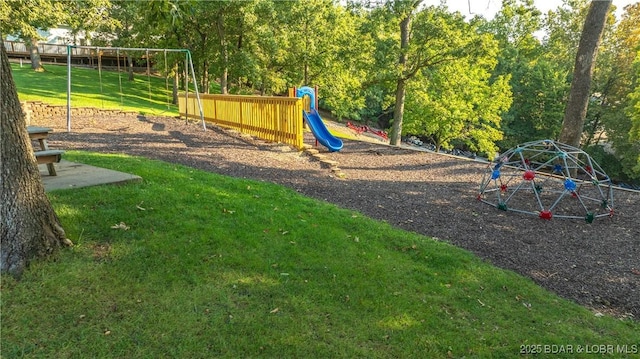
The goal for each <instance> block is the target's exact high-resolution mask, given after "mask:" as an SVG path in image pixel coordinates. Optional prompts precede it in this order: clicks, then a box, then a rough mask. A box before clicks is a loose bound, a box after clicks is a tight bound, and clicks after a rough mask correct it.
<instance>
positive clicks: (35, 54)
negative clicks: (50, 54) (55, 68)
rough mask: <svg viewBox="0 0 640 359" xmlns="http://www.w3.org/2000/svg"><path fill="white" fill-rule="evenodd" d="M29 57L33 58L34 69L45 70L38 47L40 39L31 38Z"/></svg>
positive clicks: (32, 65)
mask: <svg viewBox="0 0 640 359" xmlns="http://www.w3.org/2000/svg"><path fill="white" fill-rule="evenodd" d="M29 57H30V58H31V68H32V69H33V70H34V71H37V72H42V71H44V67H42V60H41V59H40V50H39V49H38V39H36V38H32V39H30V40H29Z"/></svg>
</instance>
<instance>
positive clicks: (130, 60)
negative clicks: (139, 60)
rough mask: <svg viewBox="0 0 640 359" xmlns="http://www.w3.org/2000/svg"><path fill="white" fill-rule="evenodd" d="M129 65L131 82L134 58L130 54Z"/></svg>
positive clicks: (130, 79)
mask: <svg viewBox="0 0 640 359" xmlns="http://www.w3.org/2000/svg"><path fill="white" fill-rule="evenodd" d="M127 63H128V64H129V66H128V67H129V69H128V70H127V71H128V73H129V81H133V58H132V57H131V55H130V54H127Z"/></svg>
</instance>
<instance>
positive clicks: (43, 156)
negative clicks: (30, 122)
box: [27, 126, 64, 176]
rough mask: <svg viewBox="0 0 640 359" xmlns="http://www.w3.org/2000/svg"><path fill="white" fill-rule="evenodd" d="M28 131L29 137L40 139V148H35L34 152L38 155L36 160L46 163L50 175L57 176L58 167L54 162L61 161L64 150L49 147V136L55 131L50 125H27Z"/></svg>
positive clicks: (34, 139)
mask: <svg viewBox="0 0 640 359" xmlns="http://www.w3.org/2000/svg"><path fill="white" fill-rule="evenodd" d="M27 132H29V139H30V140H32V141H38V143H39V144H40V148H39V149H38V148H34V149H33V150H34V154H35V155H36V160H37V161H38V164H39V165H41V164H46V165H47V170H48V171H49V175H51V176H57V173H56V168H55V166H54V165H53V164H54V162H56V163H57V162H60V159H61V158H62V154H63V153H64V151H62V150H52V149H50V148H49V144H48V143H47V137H48V136H49V134H50V133H51V132H53V129H52V128H49V127H40V126H27Z"/></svg>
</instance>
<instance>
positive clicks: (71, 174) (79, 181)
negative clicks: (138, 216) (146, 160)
mask: <svg viewBox="0 0 640 359" xmlns="http://www.w3.org/2000/svg"><path fill="white" fill-rule="evenodd" d="M55 166H56V172H57V173H58V175H57V176H49V172H48V171H47V165H39V166H38V169H39V170H40V175H42V182H43V183H44V189H45V191H47V192H48V191H52V190H56V189H68V188H80V187H89V186H97V185H103V184H119V183H127V182H140V181H142V177H140V176H136V175H132V174H129V173H123V172H118V171H113V170H109V169H106V168H100V167H95V166H89V165H85V164H83V163H76V162H69V161H65V160H62V161H60V163H56V164H55Z"/></svg>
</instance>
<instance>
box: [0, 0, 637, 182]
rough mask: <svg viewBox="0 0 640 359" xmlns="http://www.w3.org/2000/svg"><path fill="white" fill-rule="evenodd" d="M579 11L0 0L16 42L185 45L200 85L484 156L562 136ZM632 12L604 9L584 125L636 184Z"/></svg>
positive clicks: (387, 3)
mask: <svg viewBox="0 0 640 359" xmlns="http://www.w3.org/2000/svg"><path fill="white" fill-rule="evenodd" d="M36 3H37V4H36ZM589 5H590V2H589V1H587V0H564V1H563V2H562V4H560V5H559V6H558V7H557V8H556V9H554V10H551V11H549V12H547V13H544V14H543V13H542V12H540V11H539V10H538V9H536V8H535V6H534V5H533V0H503V1H502V8H501V10H500V11H499V12H498V13H497V14H496V16H495V17H494V18H493V19H485V18H482V17H479V16H475V17H472V18H465V17H464V16H463V14H460V13H452V12H450V11H449V10H448V9H447V8H446V7H445V6H444V5H440V6H427V5H426V4H424V3H423V2H422V1H418V0H416V1H400V0H381V1H375V2H372V1H364V2H363V1H337V0H303V1H295V2H282V1H276V0H250V1H244V0H227V1H216V2H208V1H192V0H155V1H150V2H131V1H124V0H83V1H77V2H69V1H59V0H46V1H37V2H32V1H30V0H21V1H7V0H0V19H1V20H2V21H1V22H0V24H1V25H0V27H1V30H2V31H4V32H5V33H11V34H15V35H18V36H20V37H21V38H23V39H25V40H27V39H32V38H35V36H36V34H37V33H36V32H35V30H36V29H38V28H42V29H44V28H50V27H54V26H56V25H66V26H69V27H70V28H71V29H72V32H73V34H78V35H79V36H80V35H88V36H89V37H90V38H91V41H93V42H94V43H96V44H100V45H102V46H109V45H111V46H125V47H154V48H155V47H157V48H163V47H171V48H176V47H179V48H188V49H190V50H191V51H192V53H193V60H194V66H195V70H196V76H197V77H198V79H199V81H200V85H201V86H202V88H203V91H204V92H209V91H212V90H213V89H214V88H217V87H214V86H212V84H213V83H214V82H217V83H218V84H219V85H220V88H221V89H222V92H229V93H243V94H262V95H284V94H286V93H287V88H288V87H292V86H304V85H311V86H313V85H317V86H318V87H319V91H320V94H319V95H320V96H319V98H320V106H321V107H323V108H324V109H326V110H329V111H331V113H332V114H333V115H334V116H335V117H336V118H337V119H339V120H350V121H354V120H359V121H363V122H365V123H367V124H370V125H374V126H378V127H381V128H384V129H386V130H389V131H390V132H391V136H390V137H391V139H392V143H394V144H398V143H399V142H400V140H401V138H403V137H405V136H408V135H416V136H420V137H422V139H423V140H425V141H431V142H433V144H434V145H436V146H437V147H439V148H440V147H442V148H450V147H452V146H458V147H463V148H464V149H467V150H470V151H474V152H479V153H480V154H483V155H485V156H489V157H490V156H492V155H493V154H494V153H496V152H497V151H501V150H505V149H507V148H509V147H511V146H514V145H515V144H517V143H522V142H526V141H530V140H536V139H541V138H550V139H558V138H559V136H560V133H561V130H562V127H563V125H562V123H563V116H564V113H565V109H566V105H567V103H568V101H569V93H570V89H571V81H572V80H573V79H574V75H573V70H574V67H575V66H574V60H575V59H576V54H577V52H578V45H579V41H580V37H581V35H582V33H583V31H582V27H583V24H584V22H585V19H586V18H587V13H588V9H589ZM638 8H639V5H638V4H634V5H630V6H628V7H627V8H625V9H624V11H623V17H622V19H616V18H615V17H614V8H613V7H612V8H611V9H609V10H608V15H607V18H606V23H605V26H604V32H603V35H602V36H603V37H602V39H603V40H602V41H601V43H600V44H599V49H598V52H599V54H600V55H599V57H598V59H597V61H596V63H595V67H594V71H593V79H592V80H591V81H589V83H590V89H591V90H590V91H589V92H588V95H589V96H588V98H589V100H588V108H587V112H586V114H585V119H584V131H582V133H581V139H582V145H583V146H585V147H587V148H591V149H592V150H593V151H599V152H600V153H602V154H603V156H604V155H605V152H606V151H604V152H603V149H605V148H606V149H607V151H608V152H606V155H607V156H614V157H615V158H617V160H618V161H617V162H618V163H621V164H623V167H624V168H623V169H619V170H618V175H619V176H621V177H626V178H640V168H637V167H638V145H637V142H638V132H639V131H638V128H640V124H639V122H640V115H639V112H640V110H639V109H638V101H639V100H638V97H639V95H638V91H639V90H638V85H637V83H638V79H637V77H638V75H637V74H638V43H640V41H639V38H638V37H639V35H638V28H640V26H639V22H638V21H639V20H638V18H639V10H638ZM70 41H76V39H75V38H74V39H70ZM168 61H169V62H170V64H169V65H170V66H169V68H170V69H171V73H172V74H174V75H176V76H177V75H178V74H179V71H178V70H177V67H176V66H179V62H178V61H176V60H173V59H171V57H169V59H168ZM163 67H164V66H163ZM605 142H606V143H605ZM605 144H606V146H603V145H605Z"/></svg>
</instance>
